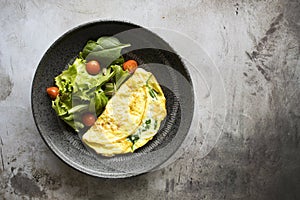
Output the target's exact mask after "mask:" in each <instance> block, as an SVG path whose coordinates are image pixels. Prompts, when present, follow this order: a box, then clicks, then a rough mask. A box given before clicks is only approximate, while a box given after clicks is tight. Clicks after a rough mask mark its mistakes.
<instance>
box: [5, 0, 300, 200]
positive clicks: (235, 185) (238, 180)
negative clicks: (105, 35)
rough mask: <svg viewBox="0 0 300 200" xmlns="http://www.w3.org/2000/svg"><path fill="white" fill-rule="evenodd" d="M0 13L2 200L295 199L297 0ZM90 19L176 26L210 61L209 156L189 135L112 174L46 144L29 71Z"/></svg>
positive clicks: (51, 7)
mask: <svg viewBox="0 0 300 200" xmlns="http://www.w3.org/2000/svg"><path fill="white" fill-rule="evenodd" d="M0 17H1V20H0V27H1V29H0V32H1V36H0V85H1V92H0V113H1V116H0V119H1V122H0V125H1V126H0V127H1V128H0V136H1V137H0V153H1V159H0V161H1V162H0V174H1V176H0V199H64V200H67V199H72V200H75V199H89V200H96V199H212V200H215V199H251V200H252V199H287V200H293V199H294V200H296V199H300V156H299V153H300V152H299V151H300V145H299V143H300V105H299V98H300V87H299V86H300V80H299V76H300V61H299V60H300V59H299V56H300V2H299V1H292V0H287V1H284V0H274V1H271V0H266V1H256V0H253V1H231V0H229V1H217V0H213V1H197V0H194V1H190V0H189V1H179V0H176V1H159V0H151V1H150V0H145V1H138V0H132V1H109V0H103V1H75V0H71V1H60V2H58V1H53V0H49V1H41V0H30V1H25V0H24V1H21V0H19V1H8V0H0ZM98 19H119V20H126V21H130V22H133V23H137V24H140V25H142V26H145V27H164V28H168V29H172V30H175V31H179V32H182V33H184V34H186V35H188V36H189V37H191V38H192V39H193V40H195V41H197V42H198V43H199V44H200V45H201V46H202V47H203V49H205V51H206V52H207V53H208V54H209V56H210V57H211V58H212V60H214V62H215V64H216V66H217V67H218V69H219V70H220V73H221V74H222V77H223V80H224V83H225V91H226V95H227V111H228V112H227V115H226V121H225V125H224V127H223V129H222V135H221V137H220V139H219V141H218V143H217V144H216V146H215V148H214V149H213V150H212V151H211V152H210V153H209V154H208V155H207V156H206V157H204V158H201V157H199V148H198V147H199V144H198V142H197V140H196V141H194V142H193V143H192V145H191V146H190V147H189V151H188V152H186V153H185V154H184V155H183V156H181V157H180V159H179V160H177V161H176V162H174V163H173V164H171V165H170V166H168V167H166V168H164V169H161V170H158V171H155V172H152V173H148V174H145V175H141V176H138V177H133V178H129V179H121V180H109V179H98V178H94V177H90V176H87V175H85V174H82V173H80V172H77V171H75V170H73V169H71V168H70V167H68V166H67V165H65V164H64V163H63V162H62V161H60V160H59V159H58V158H56V157H55V155H54V154H53V153H52V152H51V151H50V150H49V149H48V148H47V146H46V145H45V144H44V142H43V141H42V139H41V137H40V135H39V133H38V132H37V130H36V128H35V125H34V123H33V119H32V117H31V108H30V90H31V81H32V78H33V74H34V71H35V69H36V67H37V65H38V63H39V61H40V59H41V57H42V55H43V54H44V52H45V51H46V50H47V48H48V47H49V46H50V44H52V43H53V42H54V41H55V40H56V39H57V38H58V37H59V36H60V35H62V34H63V33H64V32H66V31H67V30H69V29H70V28H73V27H75V26H77V25H79V24H82V23H84V22H88V21H92V20H98ZM186 48H188V47H186Z"/></svg>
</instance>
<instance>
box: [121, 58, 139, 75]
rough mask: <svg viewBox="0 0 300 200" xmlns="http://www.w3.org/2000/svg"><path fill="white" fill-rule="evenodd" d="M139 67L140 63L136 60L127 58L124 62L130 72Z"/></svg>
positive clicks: (125, 67)
mask: <svg viewBox="0 0 300 200" xmlns="http://www.w3.org/2000/svg"><path fill="white" fill-rule="evenodd" d="M137 67H138V64H137V62H136V61H135V60H127V61H126V62H124V63H123V69H124V70H128V71H129V72H130V73H133V72H134V71H135V70H136V69H137Z"/></svg>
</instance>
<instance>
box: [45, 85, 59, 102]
mask: <svg viewBox="0 0 300 200" xmlns="http://www.w3.org/2000/svg"><path fill="white" fill-rule="evenodd" d="M47 93H48V95H49V96H50V98H51V99H56V97H57V96H58V94H59V90H58V87H48V88H47Z"/></svg>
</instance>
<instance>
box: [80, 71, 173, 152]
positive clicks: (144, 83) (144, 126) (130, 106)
mask: <svg viewBox="0 0 300 200" xmlns="http://www.w3.org/2000/svg"><path fill="white" fill-rule="evenodd" d="M166 114H167V111H166V99H165V96H164V94H163V92H162V89H161V87H160V86H159V84H158V82H157V80H156V78H155V77H154V76H153V74H152V73H150V72H147V71H146V70H144V69H142V68H138V69H137V70H136V71H135V72H134V74H133V75H132V76H131V77H130V78H129V79H128V80H127V81H126V82H125V83H123V84H122V86H121V87H120V88H119V90H118V91H117V92H116V94H115V95H114V96H113V97H112V98H111V99H110V100H109V101H108V103H107V105H106V107H105V110H104V111H103V113H102V114H101V115H100V116H99V117H98V119H97V120H96V122H95V124H94V125H93V126H92V127H91V128H90V129H89V130H88V131H87V132H86V133H85V134H84V135H83V137H82V140H83V142H84V143H85V144H86V145H88V146H89V147H90V148H92V149H93V150H95V152H96V153H98V154H102V155H104V156H113V155H115V154H124V153H129V152H133V151H134V150H136V149H138V148H140V147H142V146H143V145H145V144H146V143H147V142H148V141H149V140H151V139H152V138H153V136H154V135H155V134H156V133H157V131H158V129H159V127H160V123H161V121H162V120H163V119H164V118H165V117H166Z"/></svg>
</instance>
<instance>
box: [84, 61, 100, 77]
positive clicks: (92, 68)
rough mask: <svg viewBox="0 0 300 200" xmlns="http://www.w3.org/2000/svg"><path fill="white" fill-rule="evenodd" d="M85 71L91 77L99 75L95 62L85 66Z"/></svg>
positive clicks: (98, 66) (98, 65)
mask: <svg viewBox="0 0 300 200" xmlns="http://www.w3.org/2000/svg"><path fill="white" fill-rule="evenodd" d="M85 68H86V71H87V72H88V73H89V74H91V75H96V74H99V72H100V64H99V63H98V62H97V61H96V60H91V61H89V62H88V63H86V65H85Z"/></svg>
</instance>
